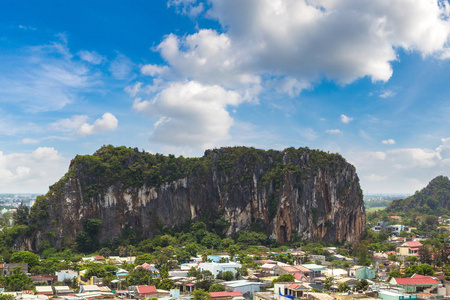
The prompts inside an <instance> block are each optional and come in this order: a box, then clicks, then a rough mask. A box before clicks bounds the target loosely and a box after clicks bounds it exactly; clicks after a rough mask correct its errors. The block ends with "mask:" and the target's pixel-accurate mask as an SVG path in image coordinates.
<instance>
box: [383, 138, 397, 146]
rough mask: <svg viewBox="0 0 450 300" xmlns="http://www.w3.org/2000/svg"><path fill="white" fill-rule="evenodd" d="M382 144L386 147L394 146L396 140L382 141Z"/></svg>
mask: <svg viewBox="0 0 450 300" xmlns="http://www.w3.org/2000/svg"><path fill="white" fill-rule="evenodd" d="M381 143H383V144H384V145H394V144H395V140H393V139H387V140H383V141H381Z"/></svg>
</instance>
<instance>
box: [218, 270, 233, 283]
mask: <svg viewBox="0 0 450 300" xmlns="http://www.w3.org/2000/svg"><path fill="white" fill-rule="evenodd" d="M216 278H217V279H222V280H225V281H231V280H233V279H234V274H233V272H231V271H225V272H222V271H219V272H218V273H217V275H216Z"/></svg>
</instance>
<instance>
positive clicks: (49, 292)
mask: <svg viewBox="0 0 450 300" xmlns="http://www.w3.org/2000/svg"><path fill="white" fill-rule="evenodd" d="M35 289H36V292H37V294H38V295H46V296H53V289H52V287H51V286H45V285H44V286H36V287H35Z"/></svg>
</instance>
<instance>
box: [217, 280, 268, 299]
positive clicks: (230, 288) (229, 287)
mask: <svg viewBox="0 0 450 300" xmlns="http://www.w3.org/2000/svg"><path fill="white" fill-rule="evenodd" d="M224 284H226V285H225V291H226V292H241V293H242V294H243V295H245V296H246V298H253V294H254V293H255V292H259V291H260V289H261V286H266V284H265V283H261V282H254V281H248V280H237V281H229V282H225V283H224Z"/></svg>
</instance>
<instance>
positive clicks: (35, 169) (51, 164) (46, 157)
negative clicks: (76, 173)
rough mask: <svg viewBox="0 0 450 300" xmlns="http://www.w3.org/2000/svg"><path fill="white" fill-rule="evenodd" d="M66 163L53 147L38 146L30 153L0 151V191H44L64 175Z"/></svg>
mask: <svg viewBox="0 0 450 300" xmlns="http://www.w3.org/2000/svg"><path fill="white" fill-rule="evenodd" d="M67 163H68V162H67V161H66V159H64V158H63V157H62V156H61V155H60V154H59V153H58V151H57V150H55V149H54V148H48V147H39V148H37V149H35V150H34V151H32V152H31V153H10V154H5V153H4V152H2V151H0V191H2V192H17V191H21V192H24V193H26V192H28V193H29V192H34V193H36V192H45V191H46V190H47V189H48V186H49V185H50V184H53V183H54V182H56V181H57V180H58V179H59V178H61V176H62V175H64V172H65V170H66V168H67Z"/></svg>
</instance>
